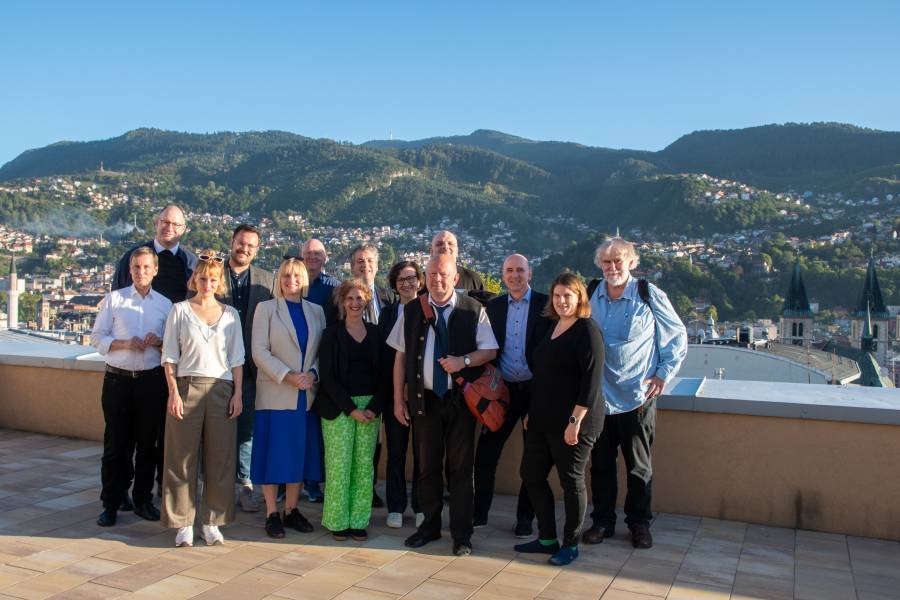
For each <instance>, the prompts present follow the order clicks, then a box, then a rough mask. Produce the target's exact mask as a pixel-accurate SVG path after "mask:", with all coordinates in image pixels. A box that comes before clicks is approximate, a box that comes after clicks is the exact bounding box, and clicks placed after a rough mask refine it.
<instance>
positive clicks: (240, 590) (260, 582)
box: [194, 569, 298, 600]
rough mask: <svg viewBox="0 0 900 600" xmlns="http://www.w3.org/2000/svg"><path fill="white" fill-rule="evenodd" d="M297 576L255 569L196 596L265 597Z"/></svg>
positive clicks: (205, 599) (201, 599)
mask: <svg viewBox="0 0 900 600" xmlns="http://www.w3.org/2000/svg"><path fill="white" fill-rule="evenodd" d="M296 579H298V578H297V576H295V575H289V574H287V573H279V572H277V571H270V570H268V569H253V570H251V571H246V572H244V573H241V574H240V575H238V576H237V577H235V578H234V579H231V580H229V581H228V584H227V585H221V586H218V587H215V588H212V589H209V590H207V591H205V592H203V593H202V594H198V595H197V596H195V597H194V598H196V599H197V600H253V599H254V598H263V597H265V596H268V595H269V594H271V593H272V592H274V591H276V590H279V589H281V588H283V587H284V586H286V585H288V584H289V583H291V582H293V581H295V580H296Z"/></svg>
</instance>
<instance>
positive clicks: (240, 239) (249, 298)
mask: <svg viewBox="0 0 900 600" xmlns="http://www.w3.org/2000/svg"><path fill="white" fill-rule="evenodd" d="M258 251H259V230H257V229H256V227H254V226H253V225H246V224H240V225H238V226H237V227H236V228H235V229H234V232H233V233H232V234H231V252H230V253H229V256H228V262H227V263H226V264H225V291H224V292H223V294H222V295H221V296H218V297H217V298H218V300H219V301H220V302H224V303H225V304H228V305H230V306H233V307H234V308H236V309H237V311H238V314H239V315H240V317H241V329H242V330H243V332H244V356H245V362H244V379H243V384H242V386H241V387H242V394H243V400H244V410H243V411H242V412H241V414H240V415H239V416H238V422H237V473H236V474H235V480H236V482H237V485H238V486H239V489H238V490H236V492H237V497H238V503H239V504H240V507H241V510H243V511H245V512H256V511H257V510H259V504H258V502H257V501H256V498H254V497H253V483H252V482H251V481H250V453H251V450H252V448H253V416H254V413H255V412H256V411H255V410H254V405H255V402H256V365H255V364H253V357H252V356H251V349H250V341H251V340H250V336H251V333H252V331H253V315H254V314H256V305H257V304H259V303H260V302H265V301H266V300H269V299H271V298H272V297H273V296H272V294H273V288H274V278H273V277H272V274H271V273H269V272H268V271H266V270H264V269H260V268H259V267H257V266H254V265H253V264H251V263H252V262H253V259H254V258H256V253H257V252H258Z"/></svg>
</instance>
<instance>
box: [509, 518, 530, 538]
mask: <svg viewBox="0 0 900 600" xmlns="http://www.w3.org/2000/svg"><path fill="white" fill-rule="evenodd" d="M532 534H534V529H533V528H532V527H531V521H518V522H517V523H516V527H515V529H513V535H514V536H516V537H517V538H519V539H520V540H524V539H528V538H530V537H531V536H532Z"/></svg>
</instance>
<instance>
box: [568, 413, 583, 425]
mask: <svg viewBox="0 0 900 600" xmlns="http://www.w3.org/2000/svg"><path fill="white" fill-rule="evenodd" d="M580 420H581V419H579V418H578V417H576V416H575V415H569V423H570V424H571V425H578V421H580Z"/></svg>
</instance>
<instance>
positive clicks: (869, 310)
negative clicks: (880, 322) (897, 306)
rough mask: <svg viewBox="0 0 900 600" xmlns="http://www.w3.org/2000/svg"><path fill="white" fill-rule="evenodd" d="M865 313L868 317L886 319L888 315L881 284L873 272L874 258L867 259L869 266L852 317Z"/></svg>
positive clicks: (862, 315)
mask: <svg viewBox="0 0 900 600" xmlns="http://www.w3.org/2000/svg"><path fill="white" fill-rule="evenodd" d="M866 315H868V316H869V318H870V319H872V318H875V319H887V318H889V317H890V314H889V313H888V310H887V307H886V306H885V305H884V297H883V296H882V295H881V286H880V285H879V284H878V275H877V274H876V273H875V259H874V258H870V259H869V268H868V269H867V270H866V279H865V281H864V282H863V289H862V294H860V296H859V302H857V303H856V310H855V311H854V312H853V316H854V317H858V318H863V317H865V316H866Z"/></svg>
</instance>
